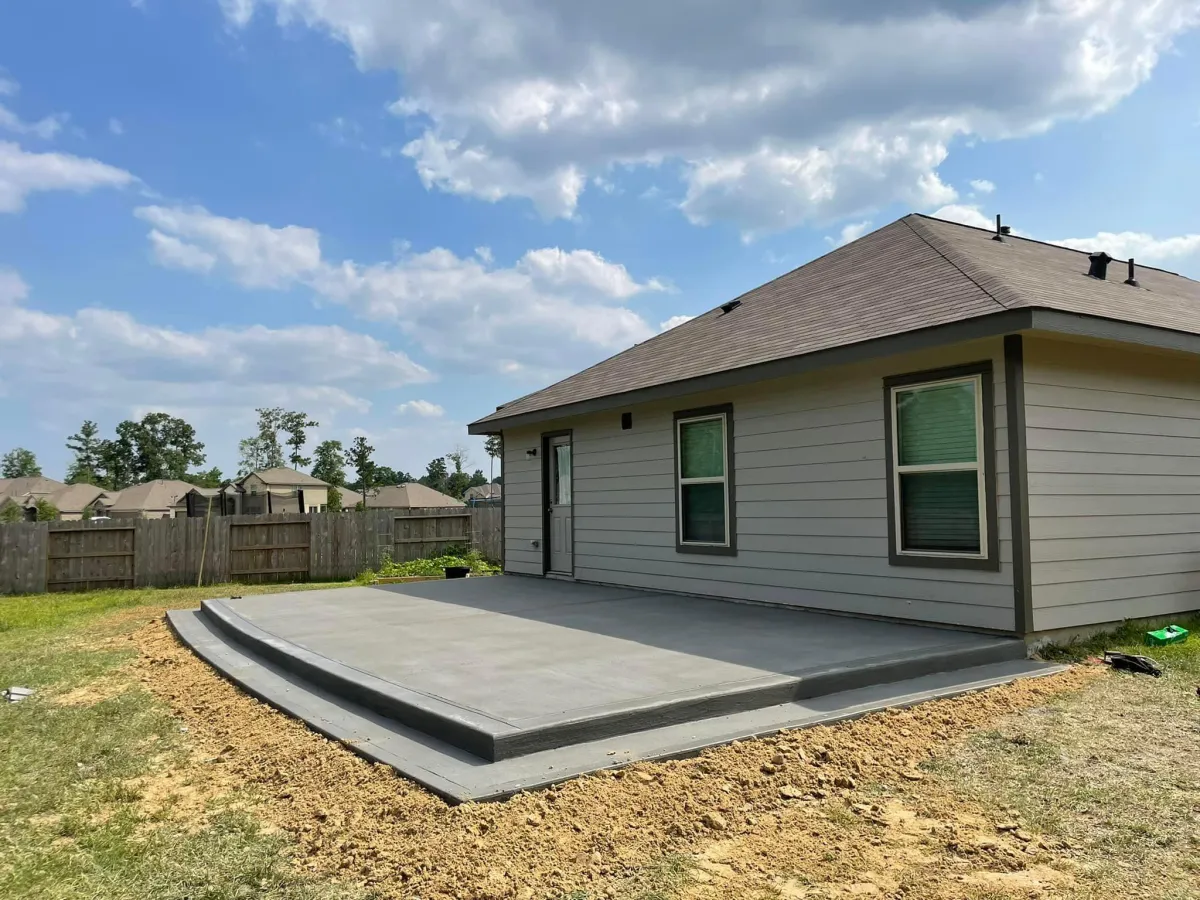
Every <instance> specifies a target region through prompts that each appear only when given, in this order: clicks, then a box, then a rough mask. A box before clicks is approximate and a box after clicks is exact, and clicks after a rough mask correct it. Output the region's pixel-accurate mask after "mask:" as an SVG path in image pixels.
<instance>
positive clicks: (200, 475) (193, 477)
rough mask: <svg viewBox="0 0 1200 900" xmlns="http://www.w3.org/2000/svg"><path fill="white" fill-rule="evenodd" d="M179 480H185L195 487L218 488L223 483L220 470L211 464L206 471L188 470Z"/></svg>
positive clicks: (223, 479)
mask: <svg viewBox="0 0 1200 900" xmlns="http://www.w3.org/2000/svg"><path fill="white" fill-rule="evenodd" d="M180 481H186V482H187V483H188V484H194V485H195V486H196V487H202V488H219V487H220V486H221V485H223V484H224V483H225V478H224V476H223V475H222V474H221V470H220V469H218V468H217V467H216V466H213V467H212V468H211V469H209V470H208V471H207V472H188V473H187V474H186V475H184V476H183V478H181V479H180Z"/></svg>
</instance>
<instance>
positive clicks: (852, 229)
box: [825, 219, 871, 247]
mask: <svg viewBox="0 0 1200 900" xmlns="http://www.w3.org/2000/svg"><path fill="white" fill-rule="evenodd" d="M870 228H871V222H870V220H869V219H868V220H867V221H865V222H852V223H850V224H849V225H845V226H843V228H842V232H841V234H839V235H838V236H837V237H836V238H835V237H828V236H827V237H826V238H825V243H827V244H829V246H831V247H844V246H845V245H846V244H849V243H850V242H851V241H857V240H858V239H859V238H860V237H862V236H863V235H864V234H866V233H867V232H868V231H869V230H870Z"/></svg>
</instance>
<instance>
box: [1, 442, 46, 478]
mask: <svg viewBox="0 0 1200 900" xmlns="http://www.w3.org/2000/svg"><path fill="white" fill-rule="evenodd" d="M41 474H42V467H41V466H39V465H38V461H37V457H36V456H34V455H33V451H32V450H26V449H25V448H24V447H17V448H15V449H13V450H9V451H8V452H7V453H5V454H4V456H3V458H0V478H33V477H34V476H37V475H41Z"/></svg>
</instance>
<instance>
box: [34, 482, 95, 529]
mask: <svg viewBox="0 0 1200 900" xmlns="http://www.w3.org/2000/svg"><path fill="white" fill-rule="evenodd" d="M107 493H108V492H107V491H105V490H104V488H102V487H96V485H94V484H87V483H85V482H81V483H79V484H68V485H67V486H66V487H64V488H62V489H61V490H58V491H55V492H54V493H53V494H51V495H50V496H49V498H47V499H49V501H50V502H51V503H53V504H54V508H55V509H57V510H58V517H59V518H60V519H63V520H65V521H78V520H79V519H82V518H83V516H84V511H85V510H89V509H91V508H92V504H93V503H95V502H96V501H97V500H99V499H100V498H102V497H104V496H105V495H106V494H107Z"/></svg>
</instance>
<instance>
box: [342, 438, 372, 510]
mask: <svg viewBox="0 0 1200 900" xmlns="http://www.w3.org/2000/svg"><path fill="white" fill-rule="evenodd" d="M374 452H375V448H374V447H372V446H371V445H370V444H368V443H367V439H366V438H365V437H363V436H362V435H361V434H360V435H359V436H358V437H356V438H355V439H354V442H353V443H352V444H350V449H349V450H347V451H346V465H348V466H352V467H353V468H354V471H355V472H357V473H358V480H359V483H360V485H361V487H362V504H363V507H364V508H365V507H366V505H367V492H368V491H370V490H371V480H372V475H373V474H374V472H375V463H374V462H372V460H371V454H372V453H374Z"/></svg>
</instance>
